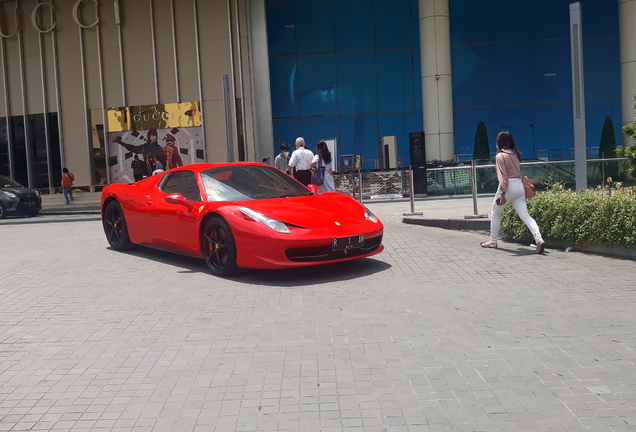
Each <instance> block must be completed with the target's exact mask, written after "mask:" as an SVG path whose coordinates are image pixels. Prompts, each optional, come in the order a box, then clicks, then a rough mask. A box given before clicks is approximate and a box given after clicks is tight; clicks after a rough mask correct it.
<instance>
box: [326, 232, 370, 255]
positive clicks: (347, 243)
mask: <svg viewBox="0 0 636 432" xmlns="http://www.w3.org/2000/svg"><path fill="white" fill-rule="evenodd" d="M362 246H364V234H360V235H355V236H350V237H337V238H334V239H332V240H331V250H334V251H340V250H347V249H355V248H360V247H362Z"/></svg>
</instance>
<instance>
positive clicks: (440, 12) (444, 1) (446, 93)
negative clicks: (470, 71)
mask: <svg viewBox="0 0 636 432" xmlns="http://www.w3.org/2000/svg"><path fill="white" fill-rule="evenodd" d="M448 1H449V0H419V18H420V61H421V64H422V105H423V111H424V136H425V140H426V160H429V161H430V160H454V159H455V137H454V132H453V81H452V76H451V50H450V20H449V9H448Z"/></svg>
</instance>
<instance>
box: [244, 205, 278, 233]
mask: <svg viewBox="0 0 636 432" xmlns="http://www.w3.org/2000/svg"><path fill="white" fill-rule="evenodd" d="M239 210H240V211H241V212H242V213H244V214H246V215H247V216H249V217H251V218H252V219H254V220H255V221H258V222H260V223H262V224H263V225H265V226H267V227H268V228H271V229H273V230H274V231H276V232H279V233H283V234H289V228H287V226H286V225H285V224H284V223H282V222H281V221H277V220H276V219H271V218H268V217H267V216H265V215H263V214H261V213H259V212H257V211H254V210H252V209H251V208H247V207H239Z"/></svg>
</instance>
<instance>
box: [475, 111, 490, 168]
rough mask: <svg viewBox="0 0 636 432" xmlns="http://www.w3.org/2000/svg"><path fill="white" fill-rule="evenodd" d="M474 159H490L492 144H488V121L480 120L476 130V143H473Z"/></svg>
mask: <svg viewBox="0 0 636 432" xmlns="http://www.w3.org/2000/svg"><path fill="white" fill-rule="evenodd" d="M473 159H486V160H489V159H490V145H489V144H488V132H487V131H486V123H484V122H483V121H480V122H479V123H478V124H477V130H476V131H475V144H474V145H473Z"/></svg>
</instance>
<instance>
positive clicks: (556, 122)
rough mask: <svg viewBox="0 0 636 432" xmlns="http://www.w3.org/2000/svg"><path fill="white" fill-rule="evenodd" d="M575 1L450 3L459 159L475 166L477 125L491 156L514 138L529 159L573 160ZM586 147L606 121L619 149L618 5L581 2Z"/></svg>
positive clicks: (605, 1)
mask: <svg viewBox="0 0 636 432" xmlns="http://www.w3.org/2000/svg"><path fill="white" fill-rule="evenodd" d="M570 3H572V1H570V0H515V1H509V0H472V1H470V2H465V1H459V0H451V1H450V24H451V59H452V68H453V106H454V121H455V153H456V155H457V156H458V157H459V158H460V160H461V159H470V158H471V157H472V153H473V143H474V137H475V131H476V129H477V124H478V123H479V122H480V121H483V122H484V123H486V127H487V130H488V138H489V142H490V147H491V151H492V152H494V151H495V139H496V137H497V134H498V133H499V132H500V131H501V130H504V129H505V130H509V131H511V132H512V133H513V134H514V136H515V139H516V141H517V144H518V145H519V149H520V151H521V152H522V153H523V157H524V158H557V159H558V158H560V157H561V155H568V156H570V155H572V152H571V151H569V149H571V148H573V147H574V144H573V131H572V81H571V74H570V38H569V29H570V27H569V26H570V24H569V19H570V16H569V4H570ZM580 3H581V8H582V12H583V49H584V52H583V62H584V78H585V99H586V104H585V111H586V141H587V142H586V144H587V146H588V148H591V150H592V156H593V157H596V156H597V155H598V146H599V143H600V139H601V132H602V130H603V123H604V121H605V117H607V116H610V117H611V118H612V119H613V124H614V129H615V131H614V132H615V135H616V139H617V144H618V145H621V144H622V141H621V140H622V134H621V129H620V127H621V115H622V113H621V88H620V59H619V38H618V2H617V1H608V0H581V2H580Z"/></svg>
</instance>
